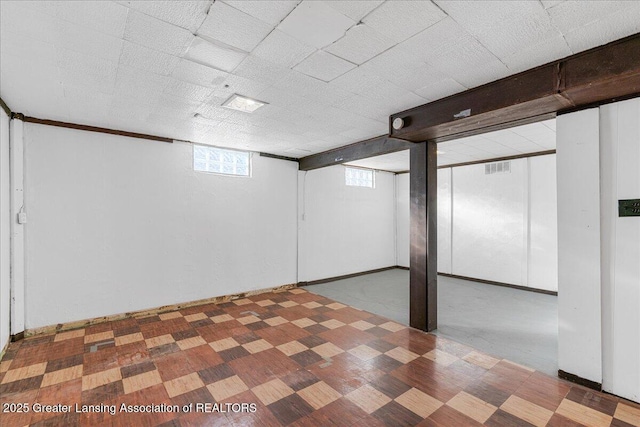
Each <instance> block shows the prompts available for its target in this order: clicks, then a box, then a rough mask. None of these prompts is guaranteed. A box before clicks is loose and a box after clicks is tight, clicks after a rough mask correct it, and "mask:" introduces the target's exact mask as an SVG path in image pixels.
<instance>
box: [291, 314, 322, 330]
mask: <svg viewBox="0 0 640 427" xmlns="http://www.w3.org/2000/svg"><path fill="white" fill-rule="evenodd" d="M291 323H292V324H294V325H296V326H297V327H299V328H307V327H309V326H313V325H317V324H318V322H315V321H313V320H311V319H309V318H308V317H303V318H301V319H296V320H292V321H291Z"/></svg>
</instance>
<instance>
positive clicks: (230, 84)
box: [213, 74, 269, 111]
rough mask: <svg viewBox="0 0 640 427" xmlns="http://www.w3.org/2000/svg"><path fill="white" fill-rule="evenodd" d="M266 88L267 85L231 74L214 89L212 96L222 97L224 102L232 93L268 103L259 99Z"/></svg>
mask: <svg viewBox="0 0 640 427" xmlns="http://www.w3.org/2000/svg"><path fill="white" fill-rule="evenodd" d="M268 87H269V85H268V84H266V83H263V82H259V81H257V80H253V79H250V78H246V77H241V76H236V75H233V74H231V75H229V77H227V78H226V79H225V80H224V82H223V84H221V85H218V86H217V87H215V88H214V92H213V94H214V95H215V96H218V97H223V98H224V100H225V101H226V100H227V98H229V97H230V96H231V95H233V94H234V93H238V94H240V95H244V96H248V97H250V98H258V99H260V100H261V101H267V102H268V100H266V99H261V98H260V94H261V93H262V92H264V91H265V90H266V89H267V88H268ZM261 109H262V108H261ZM261 109H260V110H261ZM258 111H259V110H258Z"/></svg>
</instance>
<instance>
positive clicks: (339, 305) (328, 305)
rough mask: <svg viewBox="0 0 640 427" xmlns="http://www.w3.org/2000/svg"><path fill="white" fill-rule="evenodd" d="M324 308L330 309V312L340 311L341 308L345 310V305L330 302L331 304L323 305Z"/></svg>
mask: <svg viewBox="0 0 640 427" xmlns="http://www.w3.org/2000/svg"><path fill="white" fill-rule="evenodd" d="M325 307H327V308H330V309H331V310H340V309H341V308H345V307H346V305H344V304H342V303H339V302H332V303H331V304H327V305H325Z"/></svg>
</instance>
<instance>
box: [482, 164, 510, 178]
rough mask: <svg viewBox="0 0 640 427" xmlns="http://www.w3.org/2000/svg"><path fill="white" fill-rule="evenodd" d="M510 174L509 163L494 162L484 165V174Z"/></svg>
mask: <svg viewBox="0 0 640 427" xmlns="http://www.w3.org/2000/svg"><path fill="white" fill-rule="evenodd" d="M506 172H511V162H509V161H507V162H495V163H487V164H485V165H484V174H485V175H492V174H494V173H506Z"/></svg>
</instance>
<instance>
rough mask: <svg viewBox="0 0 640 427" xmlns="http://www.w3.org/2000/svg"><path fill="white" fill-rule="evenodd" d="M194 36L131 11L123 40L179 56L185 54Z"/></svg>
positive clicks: (182, 29) (181, 29)
mask: <svg viewBox="0 0 640 427" xmlns="http://www.w3.org/2000/svg"><path fill="white" fill-rule="evenodd" d="M193 38H194V36H193V34H191V33H190V32H189V31H187V30H185V29H184V28H180V27H177V26H175V25H172V24H168V23H166V22H163V21H160V20H159V19H156V18H152V17H150V16H148V15H145V14H143V13H140V12H136V11H131V12H130V13H129V17H128V18H127V26H126V28H125V30H124V39H125V40H128V41H130V42H133V43H137V44H140V45H143V46H146V47H148V48H151V49H155V50H159V51H161V52H165V53H168V54H170V55H175V56H179V55H182V54H183V53H184V52H186V50H187V48H188V47H189V45H190V43H191V41H192V40H193Z"/></svg>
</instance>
